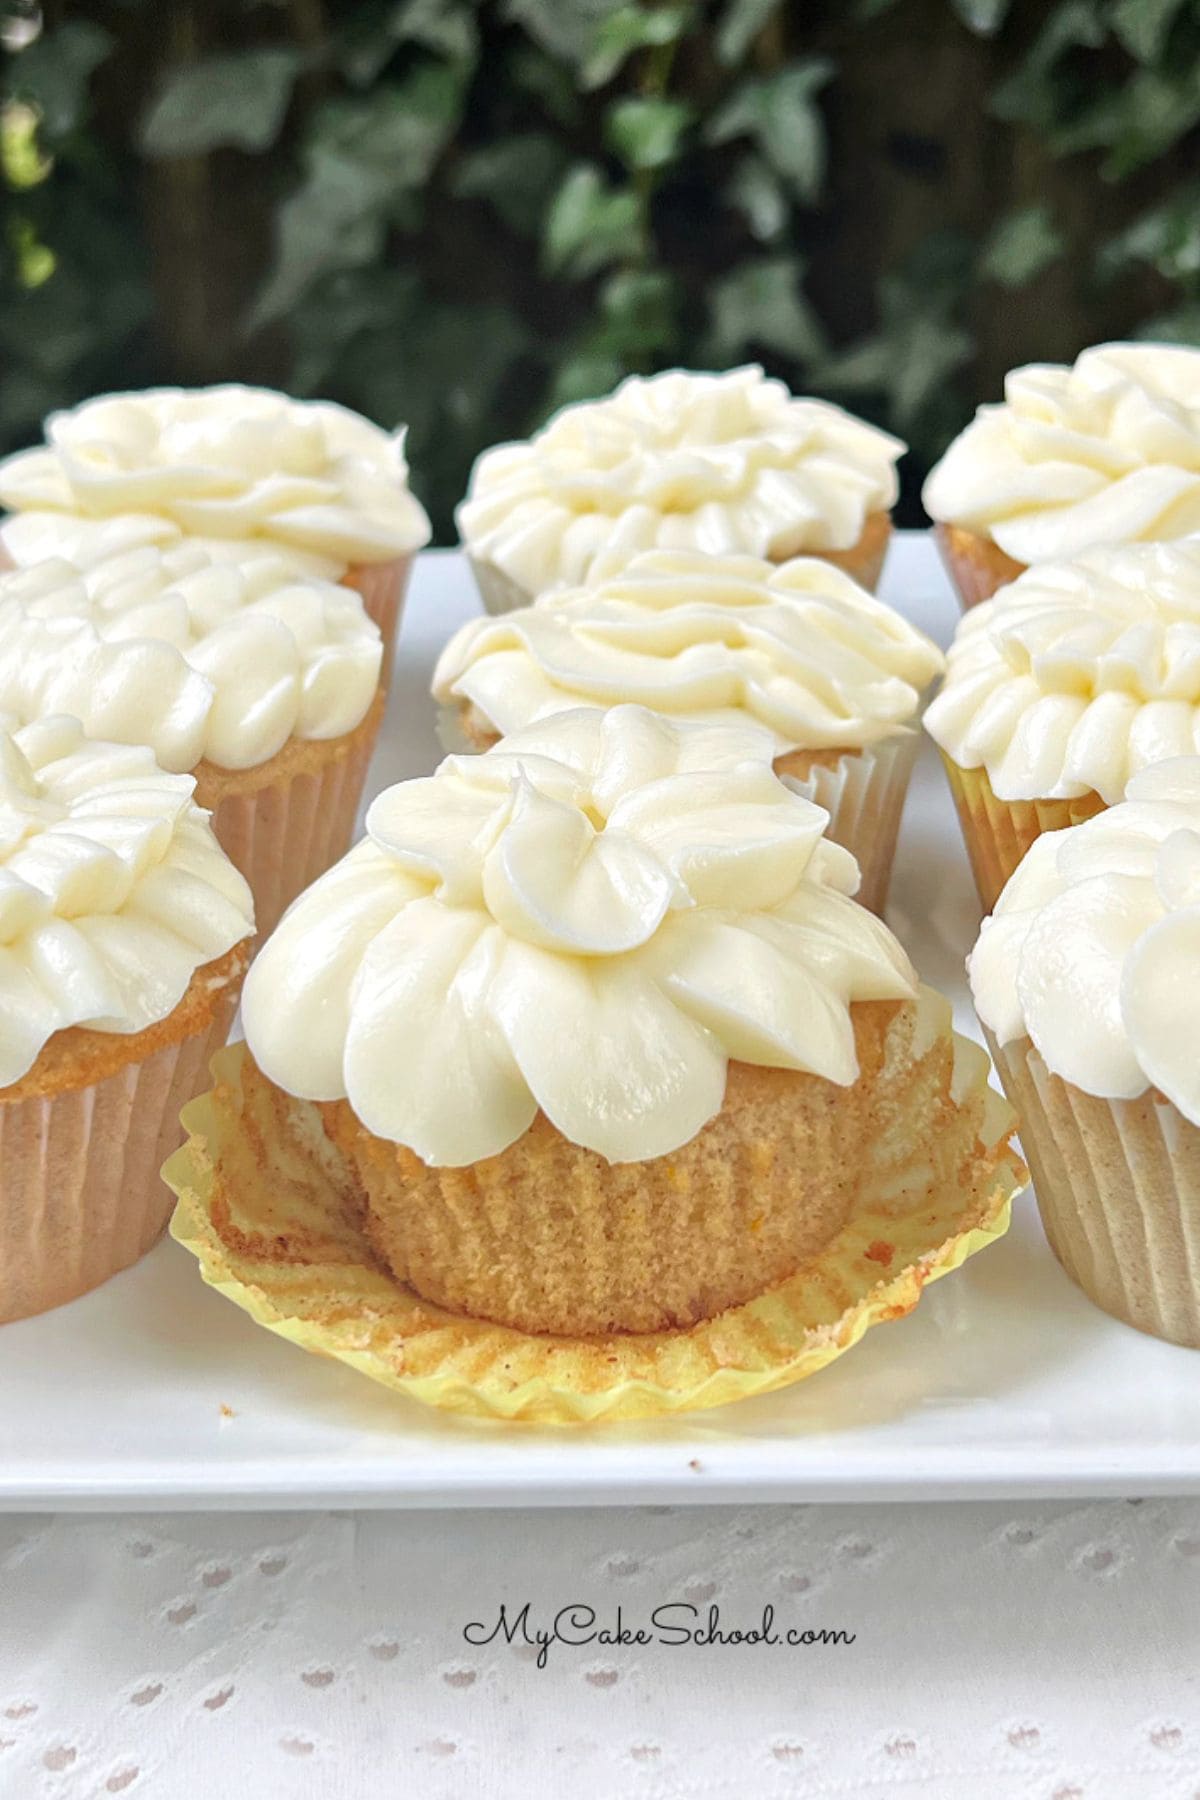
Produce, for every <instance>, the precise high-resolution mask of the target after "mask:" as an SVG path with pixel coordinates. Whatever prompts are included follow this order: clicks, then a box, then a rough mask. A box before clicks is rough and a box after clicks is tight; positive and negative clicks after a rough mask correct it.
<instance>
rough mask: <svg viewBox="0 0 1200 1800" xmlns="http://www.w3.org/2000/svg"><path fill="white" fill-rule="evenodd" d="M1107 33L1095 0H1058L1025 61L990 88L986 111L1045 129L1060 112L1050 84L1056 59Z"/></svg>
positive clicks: (1093, 46) (1095, 43)
mask: <svg viewBox="0 0 1200 1800" xmlns="http://www.w3.org/2000/svg"><path fill="white" fill-rule="evenodd" d="M1107 33H1108V27H1107V24H1106V22H1105V20H1104V18H1103V17H1102V16H1101V13H1100V9H1099V6H1098V4H1097V0H1058V4H1057V5H1056V6H1055V7H1054V8H1053V10H1052V11H1051V12H1050V14H1049V17H1048V18H1047V20H1046V23H1045V25H1043V27H1042V29H1041V31H1040V32H1039V33H1038V35H1037V37H1036V38H1035V39H1034V40H1033V43H1032V45H1031V46H1030V49H1029V52H1028V54H1027V56H1026V57H1025V60H1024V61H1023V62H1022V63H1021V65H1020V66H1019V68H1017V69H1016V70H1015V72H1014V73H1013V74H1012V75H1010V76H1009V77H1008V79H1007V80H1005V81H1002V82H1001V83H1000V85H999V86H998V87H996V88H993V90H992V93H991V97H990V99H989V101H988V111H989V112H991V113H992V114H993V115H994V116H995V117H996V118H998V119H1008V120H1019V121H1023V122H1024V123H1026V124H1030V125H1037V126H1039V127H1041V129H1043V130H1049V129H1050V128H1051V127H1052V126H1053V125H1055V124H1056V123H1058V122H1059V121H1060V118H1061V112H1062V108H1061V105H1060V103H1059V98H1058V92H1057V88H1056V86H1055V77H1056V74H1057V70H1058V65H1059V63H1060V62H1061V60H1062V58H1063V57H1064V56H1066V55H1067V53H1068V52H1069V51H1072V50H1098V49H1099V48H1100V47H1101V45H1102V44H1103V43H1104V41H1105V38H1106V36H1107Z"/></svg>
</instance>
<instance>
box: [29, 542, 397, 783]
mask: <svg viewBox="0 0 1200 1800" xmlns="http://www.w3.org/2000/svg"><path fill="white" fill-rule="evenodd" d="M382 655H383V649H382V642H381V639H380V635H379V628H378V626H376V625H375V624H374V623H373V621H372V620H371V619H369V618H368V617H367V615H366V612H365V610H364V608H363V603H362V600H361V598H360V597H359V595H358V594H357V593H355V592H353V591H352V590H351V589H349V588H344V587H337V586H335V585H334V584H333V583H331V582H319V581H310V580H303V579H298V578H297V577H296V576H295V574H294V572H293V571H292V569H291V568H290V566H289V565H288V563H287V562H286V561H285V560H283V559H280V558H279V557H276V556H274V555H272V554H270V553H269V552H268V553H264V554H262V555H260V556H258V557H255V558H253V559H251V560H248V561H246V562H244V563H233V562H218V563H213V562H212V561H211V560H210V558H209V557H208V556H207V554H206V553H205V552H204V551H203V550H201V549H199V548H198V547H197V546H196V545H194V544H180V545H179V546H178V547H177V548H175V549H172V550H168V551H166V552H161V551H158V550H155V549H152V548H145V549H139V550H130V551H128V552H126V553H125V554H124V555H122V556H115V557H110V558H108V559H107V560H105V561H102V562H97V563H94V564H93V565H92V566H91V567H90V568H87V569H83V570H80V569H76V568H73V567H72V566H71V565H70V564H68V563H65V562H61V561H52V562H45V563H38V564H36V565H34V566H33V567H31V568H28V569H22V570H18V571H16V572H10V573H8V574H0V710H3V711H6V712H9V713H11V714H13V715H15V716H16V717H17V718H19V719H22V720H25V721H29V720H31V719H35V718H38V717H41V716H43V715H45V714H46V713H52V712H66V713H72V714H74V715H75V717H77V718H79V719H81V720H82V721H83V724H84V727H85V729H86V730H87V732H88V734H89V735H90V736H92V737H102V738H103V737H107V738H113V739H115V740H117V741H118V742H120V743H127V744H147V745H149V746H150V748H151V749H152V750H153V751H154V753H155V755H156V757H157V758H158V761H159V762H160V763H161V765H162V766H163V767H164V768H165V769H168V770H173V771H176V772H179V771H183V770H189V769H194V768H195V767H196V766H197V764H198V763H200V762H201V761H208V762H212V763H215V764H217V765H218V766H219V767H221V768H226V769H246V768H256V767H258V766H259V764H261V763H264V762H266V761H268V759H269V758H270V757H272V756H274V755H275V754H276V753H277V752H278V751H279V750H281V749H282V748H283V746H284V744H286V743H287V742H288V740H289V739H290V738H293V737H298V738H334V737H341V736H343V735H344V734H345V733H346V732H349V731H352V730H353V729H354V728H355V726H356V725H358V724H359V723H360V722H361V721H362V719H363V718H365V716H366V714H367V712H368V710H369V708H370V706H371V703H372V701H373V699H374V697H375V694H376V692H377V690H378V686H379V674H380V667H381V662H382Z"/></svg>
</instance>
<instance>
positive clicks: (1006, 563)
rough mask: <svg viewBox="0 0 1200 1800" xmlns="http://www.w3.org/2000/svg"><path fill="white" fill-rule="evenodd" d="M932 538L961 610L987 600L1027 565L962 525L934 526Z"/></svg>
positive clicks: (988, 539) (1023, 571)
mask: <svg viewBox="0 0 1200 1800" xmlns="http://www.w3.org/2000/svg"><path fill="white" fill-rule="evenodd" d="M933 535H934V539H935V541H936V543H937V547H938V549H939V551H940V552H941V557H942V561H943V563H944V564H945V566H946V573H947V574H948V575H949V577H950V579H951V581H952V582H953V583H954V586H955V588H956V589H957V591H958V597H959V600H960V601H961V603H962V606H963V608H964V610H965V609H966V608H967V607H971V606H978V605H979V603H980V601H981V600H990V599H991V597H992V595H993V594H994V593H996V591H997V590H998V589H999V588H1002V587H1007V586H1008V584H1009V582H1010V581H1015V580H1016V579H1017V576H1018V575H1023V574H1024V573H1025V568H1026V565H1025V564H1024V563H1020V562H1017V560H1016V558H1015V557H1012V556H1007V555H1006V554H1005V552H1004V551H1003V550H1001V548H1000V546H999V544H993V543H992V541H991V539H990V538H985V537H980V536H979V535H978V533H977V532H974V531H966V530H964V528H963V527H962V526H961V525H935V526H934V528H933Z"/></svg>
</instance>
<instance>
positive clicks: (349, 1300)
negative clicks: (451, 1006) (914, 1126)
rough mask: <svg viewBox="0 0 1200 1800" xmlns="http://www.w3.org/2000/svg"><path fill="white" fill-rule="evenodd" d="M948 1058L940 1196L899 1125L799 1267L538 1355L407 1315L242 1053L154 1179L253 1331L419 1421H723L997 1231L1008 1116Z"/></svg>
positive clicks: (329, 1160)
mask: <svg viewBox="0 0 1200 1800" xmlns="http://www.w3.org/2000/svg"><path fill="white" fill-rule="evenodd" d="M944 1028H945V1029H946V1030H947V1031H948V1030H949V1008H948V1007H947V1008H946V1009H945V1027H944ZM954 1044H955V1064H954V1087H953V1094H954V1099H955V1101H956V1102H957V1107H958V1110H957V1112H956V1113H955V1115H954V1117H955V1120H956V1123H957V1131H949V1132H946V1133H943V1134H941V1136H940V1137H939V1140H938V1144H937V1150H936V1153H937V1156H938V1159H939V1168H940V1178H935V1177H934V1172H933V1170H932V1169H931V1166H930V1163H929V1161H928V1147H926V1160H925V1161H924V1162H923V1163H920V1162H919V1160H917V1159H914V1156H913V1153H912V1151H911V1149H909V1148H908V1143H907V1137H908V1134H906V1133H905V1132H904V1131H903V1130H902V1129H900V1128H899V1127H898V1126H896V1127H895V1128H893V1129H892V1130H890V1131H889V1132H887V1133H886V1134H884V1135H883V1136H882V1137H881V1138H880V1140H879V1142H878V1144H877V1146H876V1150H877V1155H876V1157H875V1161H874V1166H873V1167H872V1169H871V1171H870V1177H869V1179H868V1180H865V1181H864V1184H863V1189H862V1191H861V1193H860V1195H859V1199H858V1203H857V1204H856V1206H855V1207H854V1208H853V1209H852V1212H851V1216H850V1219H849V1221H848V1223H847V1224H846V1226H845V1227H844V1229H843V1230H842V1231H841V1232H840V1233H839V1234H838V1236H837V1237H836V1238H835V1239H834V1240H833V1242H832V1243H831V1244H830V1245H829V1246H828V1247H827V1249H826V1251H825V1252H824V1253H823V1254H822V1255H821V1257H820V1258H819V1259H817V1261H816V1262H814V1263H813V1264H811V1265H810V1266H809V1267H807V1268H806V1269H804V1270H802V1271H801V1272H799V1273H798V1274H796V1275H794V1276H793V1277H791V1279H789V1280H787V1281H785V1282H782V1283H781V1284H780V1285H779V1286H777V1287H775V1288H772V1289H771V1290H770V1291H768V1292H767V1293H764V1294H762V1295H761V1296H760V1297H759V1298H757V1299H755V1300H752V1301H750V1302H748V1303H747V1304H746V1305H744V1306H739V1307H736V1308H733V1309H732V1310H730V1311H729V1312H726V1313H724V1314H722V1315H720V1316H719V1317H718V1318H715V1319H711V1320H708V1321H706V1322H705V1323H703V1324H701V1325H698V1326H694V1327H693V1328H692V1329H691V1330H688V1331H671V1332H659V1333H653V1334H645V1335H638V1336H632V1335H629V1334H624V1335H615V1336H611V1337H595V1338H589V1339H573V1338H565V1337H558V1338H555V1337H535V1336H532V1335H528V1334H525V1333H522V1332H518V1331H513V1330H509V1329H506V1328H501V1327H498V1326H494V1325H490V1324H488V1323H486V1322H483V1321H479V1320H474V1319H468V1318H462V1317H457V1316H454V1315H452V1314H450V1313H447V1312H443V1311H441V1310H440V1309H439V1308H438V1307H436V1306H432V1305H430V1304H428V1303H427V1302H425V1301H422V1300H420V1299H419V1298H418V1297H417V1296H416V1295H415V1294H413V1293H411V1292H410V1291H408V1290H407V1289H405V1288H402V1287H401V1286H400V1285H399V1284H398V1283H397V1282H396V1281H395V1280H394V1279H393V1278H392V1277H391V1276H390V1275H389V1274H388V1273H387V1272H386V1271H385V1270H384V1269H383V1268H382V1267H381V1266H380V1264H379V1263H378V1262H377V1261H376V1260H375V1258H374V1256H373V1255H372V1253H371V1251H370V1249H369V1247H368V1245H367V1242H366V1239H365V1237H364V1236H363V1234H362V1232H361V1231H360V1230H359V1229H357V1228H356V1226H355V1225H354V1223H353V1222H352V1220H351V1218H350V1217H349V1212H348V1209H347V1207H346V1205H345V1200H344V1195H345V1192H346V1177H345V1172H344V1165H343V1164H342V1162H341V1158H340V1156H339V1154H338V1152H337V1151H336V1150H335V1149H334V1147H333V1146H332V1145H331V1144H330V1142H329V1141H328V1139H327V1138H326V1137H325V1134H324V1132H323V1130H322V1128H321V1124H320V1120H319V1118H318V1116H317V1113H316V1111H315V1109H314V1108H312V1107H310V1106H307V1105H305V1104H303V1103H301V1102H297V1103H295V1104H294V1107H293V1108H292V1109H291V1111H290V1113H289V1121H288V1131H287V1135H286V1138H285V1139H284V1141H280V1138H279V1134H278V1130H277V1127H276V1126H275V1125H274V1124H273V1123H272V1124H270V1126H269V1127H268V1119H269V1116H270V1115H269V1114H268V1112H267V1110H266V1108H265V1106H264V1105H263V1103H262V1101H261V1100H260V1101H259V1102H257V1103H256V1102H255V1101H254V1100H253V1099H252V1098H248V1096H247V1092H246V1090H245V1089H244V1088H243V1084H242V1079H241V1077H242V1069H243V1066H244V1059H245V1058H246V1056H247V1051H246V1048H245V1046H244V1045H243V1044H238V1045H234V1046H231V1047H230V1048H229V1049H228V1050H225V1051H222V1052H221V1053H220V1054H219V1055H218V1056H217V1057H216V1058H215V1059H214V1062H213V1073H214V1076H215V1079H216V1084H217V1085H216V1088H215V1090H214V1091H213V1092H211V1093H209V1094H206V1095H204V1096H203V1097H202V1098H201V1099H200V1100H198V1101H196V1102H194V1103H193V1105H191V1106H190V1107H188V1108H187V1109H186V1111H185V1113H184V1124H185V1126H186V1129H187V1132H188V1140H187V1143H186V1144H185V1145H184V1147H183V1149H181V1150H180V1151H178V1152H177V1153H176V1155H175V1156H173V1157H172V1158H171V1159H170V1161H169V1162H168V1163H167V1165H166V1167H165V1168H164V1170H163V1176H164V1179H165V1180H166V1181H167V1183H168V1185H169V1186H170V1187H172V1188H173V1189H174V1190H175V1192H176V1193H177V1194H178V1195H179V1204H178V1207H177V1208H176V1212H175V1217H174V1219H173V1221H172V1225H171V1231H172V1235H173V1236H174V1237H175V1238H177V1239H178V1241H179V1242H180V1243H181V1244H183V1245H184V1246H185V1247H186V1248H187V1249H189V1250H191V1251H192V1252H193V1254H194V1255H195V1256H196V1257H197V1259H198V1260H199V1263H200V1267H201V1272H202V1274H203V1276H204V1279H205V1281H206V1282H208V1283H209V1285H210V1286H212V1287H215V1288H217V1289H218V1290H219V1291H220V1292H221V1293H223V1294H225V1295H226V1296H227V1298H229V1299H230V1300H232V1301H233V1302H234V1304H235V1305H237V1306H240V1307H241V1308H242V1309H243V1310H244V1311H246V1312H248V1313H249V1314H250V1316H251V1317H252V1318H253V1319H256V1320H257V1321H258V1323H259V1324H260V1325H264V1326H266V1328H267V1329H268V1330H269V1331H273V1332H276V1333H278V1335H280V1336H281V1337H285V1338H288V1339H290V1340H291V1341H292V1342H293V1343H296V1344H298V1345H300V1347H301V1348H303V1349H305V1350H309V1351H313V1352H315V1353H317V1354H319V1355H325V1356H331V1357H334V1358H336V1359H337V1360H338V1361H341V1362H344V1363H347V1364H348V1365H349V1366H350V1367H351V1368H354V1369H357V1370H358V1371H359V1373H360V1374H363V1375H366V1376H368V1377H369V1378H370V1379H371V1380H373V1381H377V1382H380V1383H382V1384H383V1385H384V1386H385V1387H389V1388H394V1389H396V1390H398V1391H399V1392H401V1393H404V1394H407V1395H410V1396H411V1397H412V1398H414V1399H417V1400H422V1401H424V1402H426V1403H427V1404H429V1405H432V1406H439V1407H444V1408H446V1409H448V1410H450V1411H453V1412H461V1413H471V1414H477V1415H483V1416H489V1417H493V1418H500V1419H512V1420H523V1421H529V1422H537V1423H540V1424H552V1425H575V1424H586V1423H591V1422H597V1421H605V1420H615V1419H633V1418H641V1417H647V1416H652V1415H655V1414H663V1413H675V1412H683V1411H691V1410H697V1409H700V1408H704V1407H711V1406H720V1405H723V1404H725V1403H726V1402H729V1401H733V1400H741V1399H746V1398H749V1397H750V1396H751V1395H755V1394H763V1393H767V1392H769V1391H770V1390H771V1389H773V1388H779V1387H784V1386H787V1385H788V1384H789V1383H791V1382H794V1381H799V1380H802V1379H803V1378H804V1377H805V1376H808V1375H812V1374H815V1373H816V1371H817V1370H818V1369H822V1368H824V1367H825V1366H826V1365H827V1364H828V1363H831V1362H832V1361H833V1360H834V1359H835V1358H836V1357H838V1356H840V1355H842V1354H843V1352H844V1351H846V1350H848V1349H850V1348H851V1346H852V1345H854V1344H856V1343H857V1342H858V1340H859V1339H860V1338H861V1337H862V1336H863V1334H864V1332H866V1331H867V1330H869V1329H870V1327H871V1326H872V1325H876V1324H879V1323H882V1322H884V1321H886V1320H890V1319H898V1318H902V1317H903V1316H904V1315H905V1314H906V1313H908V1312H911V1311H912V1309H913V1307H914V1306H915V1305H916V1304H917V1301H918V1300H919V1299H920V1297H921V1293H922V1290H923V1289H924V1287H925V1286H926V1284H927V1283H928V1282H930V1281H936V1280H938V1279H939V1278H940V1277H941V1276H943V1275H946V1274H949V1273H950V1271H951V1270H953V1269H956V1268H958V1267H959V1266H960V1264H961V1263H963V1262H964V1261H965V1260H966V1258H967V1257H968V1256H971V1255H973V1254H974V1253H975V1252H976V1251H978V1250H981V1249H983V1248H984V1247H985V1246H986V1245H988V1244H989V1243H992V1242H993V1241H994V1240H995V1239H997V1238H999V1237H1001V1236H1002V1235H1003V1233H1004V1232H1005V1231H1006V1230H1007V1228H1008V1222H1009V1209H1010V1205H1011V1201H1012V1197H1013V1195H1014V1194H1015V1193H1017V1192H1018V1190H1019V1189H1020V1188H1021V1186H1022V1185H1023V1184H1024V1181H1025V1170H1024V1168H1023V1166H1022V1165H1021V1163H1020V1160H1019V1158H1018V1157H1017V1156H1016V1154H1015V1152H1014V1151H1013V1150H1012V1149H1011V1147H1010V1145H1009V1143H1008V1141H1007V1140H1008V1136H1009V1134H1010V1132H1011V1131H1012V1129H1013V1127H1014V1116H1013V1113H1012V1111H1011V1109H1010V1108H1009V1106H1008V1105H1007V1103H1006V1102H1005V1101H1003V1100H1002V1099H1001V1098H1000V1096H999V1095H998V1094H996V1093H995V1092H994V1091H993V1090H992V1089H991V1088H989V1086H988V1079H987V1078H988V1061H987V1057H986V1056H985V1055H984V1053H983V1051H982V1050H981V1049H980V1048H979V1047H978V1045H975V1044H972V1043H969V1042H968V1041H967V1040H965V1039H962V1038H958V1037H957V1036H956V1037H955V1040H954ZM256 1106H259V1107H262V1111H261V1112H259V1111H256Z"/></svg>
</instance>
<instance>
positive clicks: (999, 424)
mask: <svg viewBox="0 0 1200 1800" xmlns="http://www.w3.org/2000/svg"><path fill="white" fill-rule="evenodd" d="M922 498H923V500H924V502H925V509H926V511H927V512H928V513H929V514H930V516H931V517H932V518H934V519H939V520H942V521H944V522H946V523H949V524H953V525H961V526H965V527H966V528H967V529H969V530H971V531H974V532H977V533H979V534H980V535H981V536H984V537H989V538H991V539H992V541H993V542H994V543H996V544H998V545H999V546H1000V548H1001V550H1003V551H1005V553H1006V554H1007V555H1009V556H1012V557H1015V558H1016V560H1017V561H1018V562H1022V563H1039V562H1047V561H1051V560H1057V559H1060V558H1067V557H1073V556H1076V555H1078V554H1079V552H1080V551H1082V550H1087V549H1089V548H1090V547H1091V546H1092V545H1095V544H1124V543H1131V542H1134V541H1136V540H1140V539H1164V538H1179V537H1186V536H1188V535H1189V534H1190V533H1192V532H1196V531H1200V350H1193V349H1189V348H1187V347H1185V346H1183V345H1175V344H1099V345H1097V346H1096V347H1095V348H1093V349H1091V350H1085V351H1084V352H1083V354H1082V356H1080V357H1079V359H1078V360H1077V361H1076V362H1075V363H1074V364H1073V365H1072V366H1071V367H1069V368H1068V367H1066V366H1063V365H1060V364H1057V363H1031V364H1030V365H1029V366H1028V367H1027V368H1023V369H1014V370H1013V371H1012V373H1011V374H1009V375H1007V376H1006V377H1005V381H1004V402H1003V404H1002V405H999V406H981V407H980V409H979V411H978V412H977V414H976V415H975V419H974V421H973V422H972V423H971V424H970V425H968V426H967V429H966V430H965V431H964V432H962V433H961V434H960V436H958V437H957V438H955V440H954V442H953V443H952V444H951V446H950V448H949V449H948V450H947V452H946V454H945V455H944V456H943V457H942V460H941V461H940V462H939V463H938V464H937V466H936V467H935V468H934V469H933V470H932V471H931V473H930V475H929V478H928V480H927V481H926V483H925V488H924V493H923V495H922Z"/></svg>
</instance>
